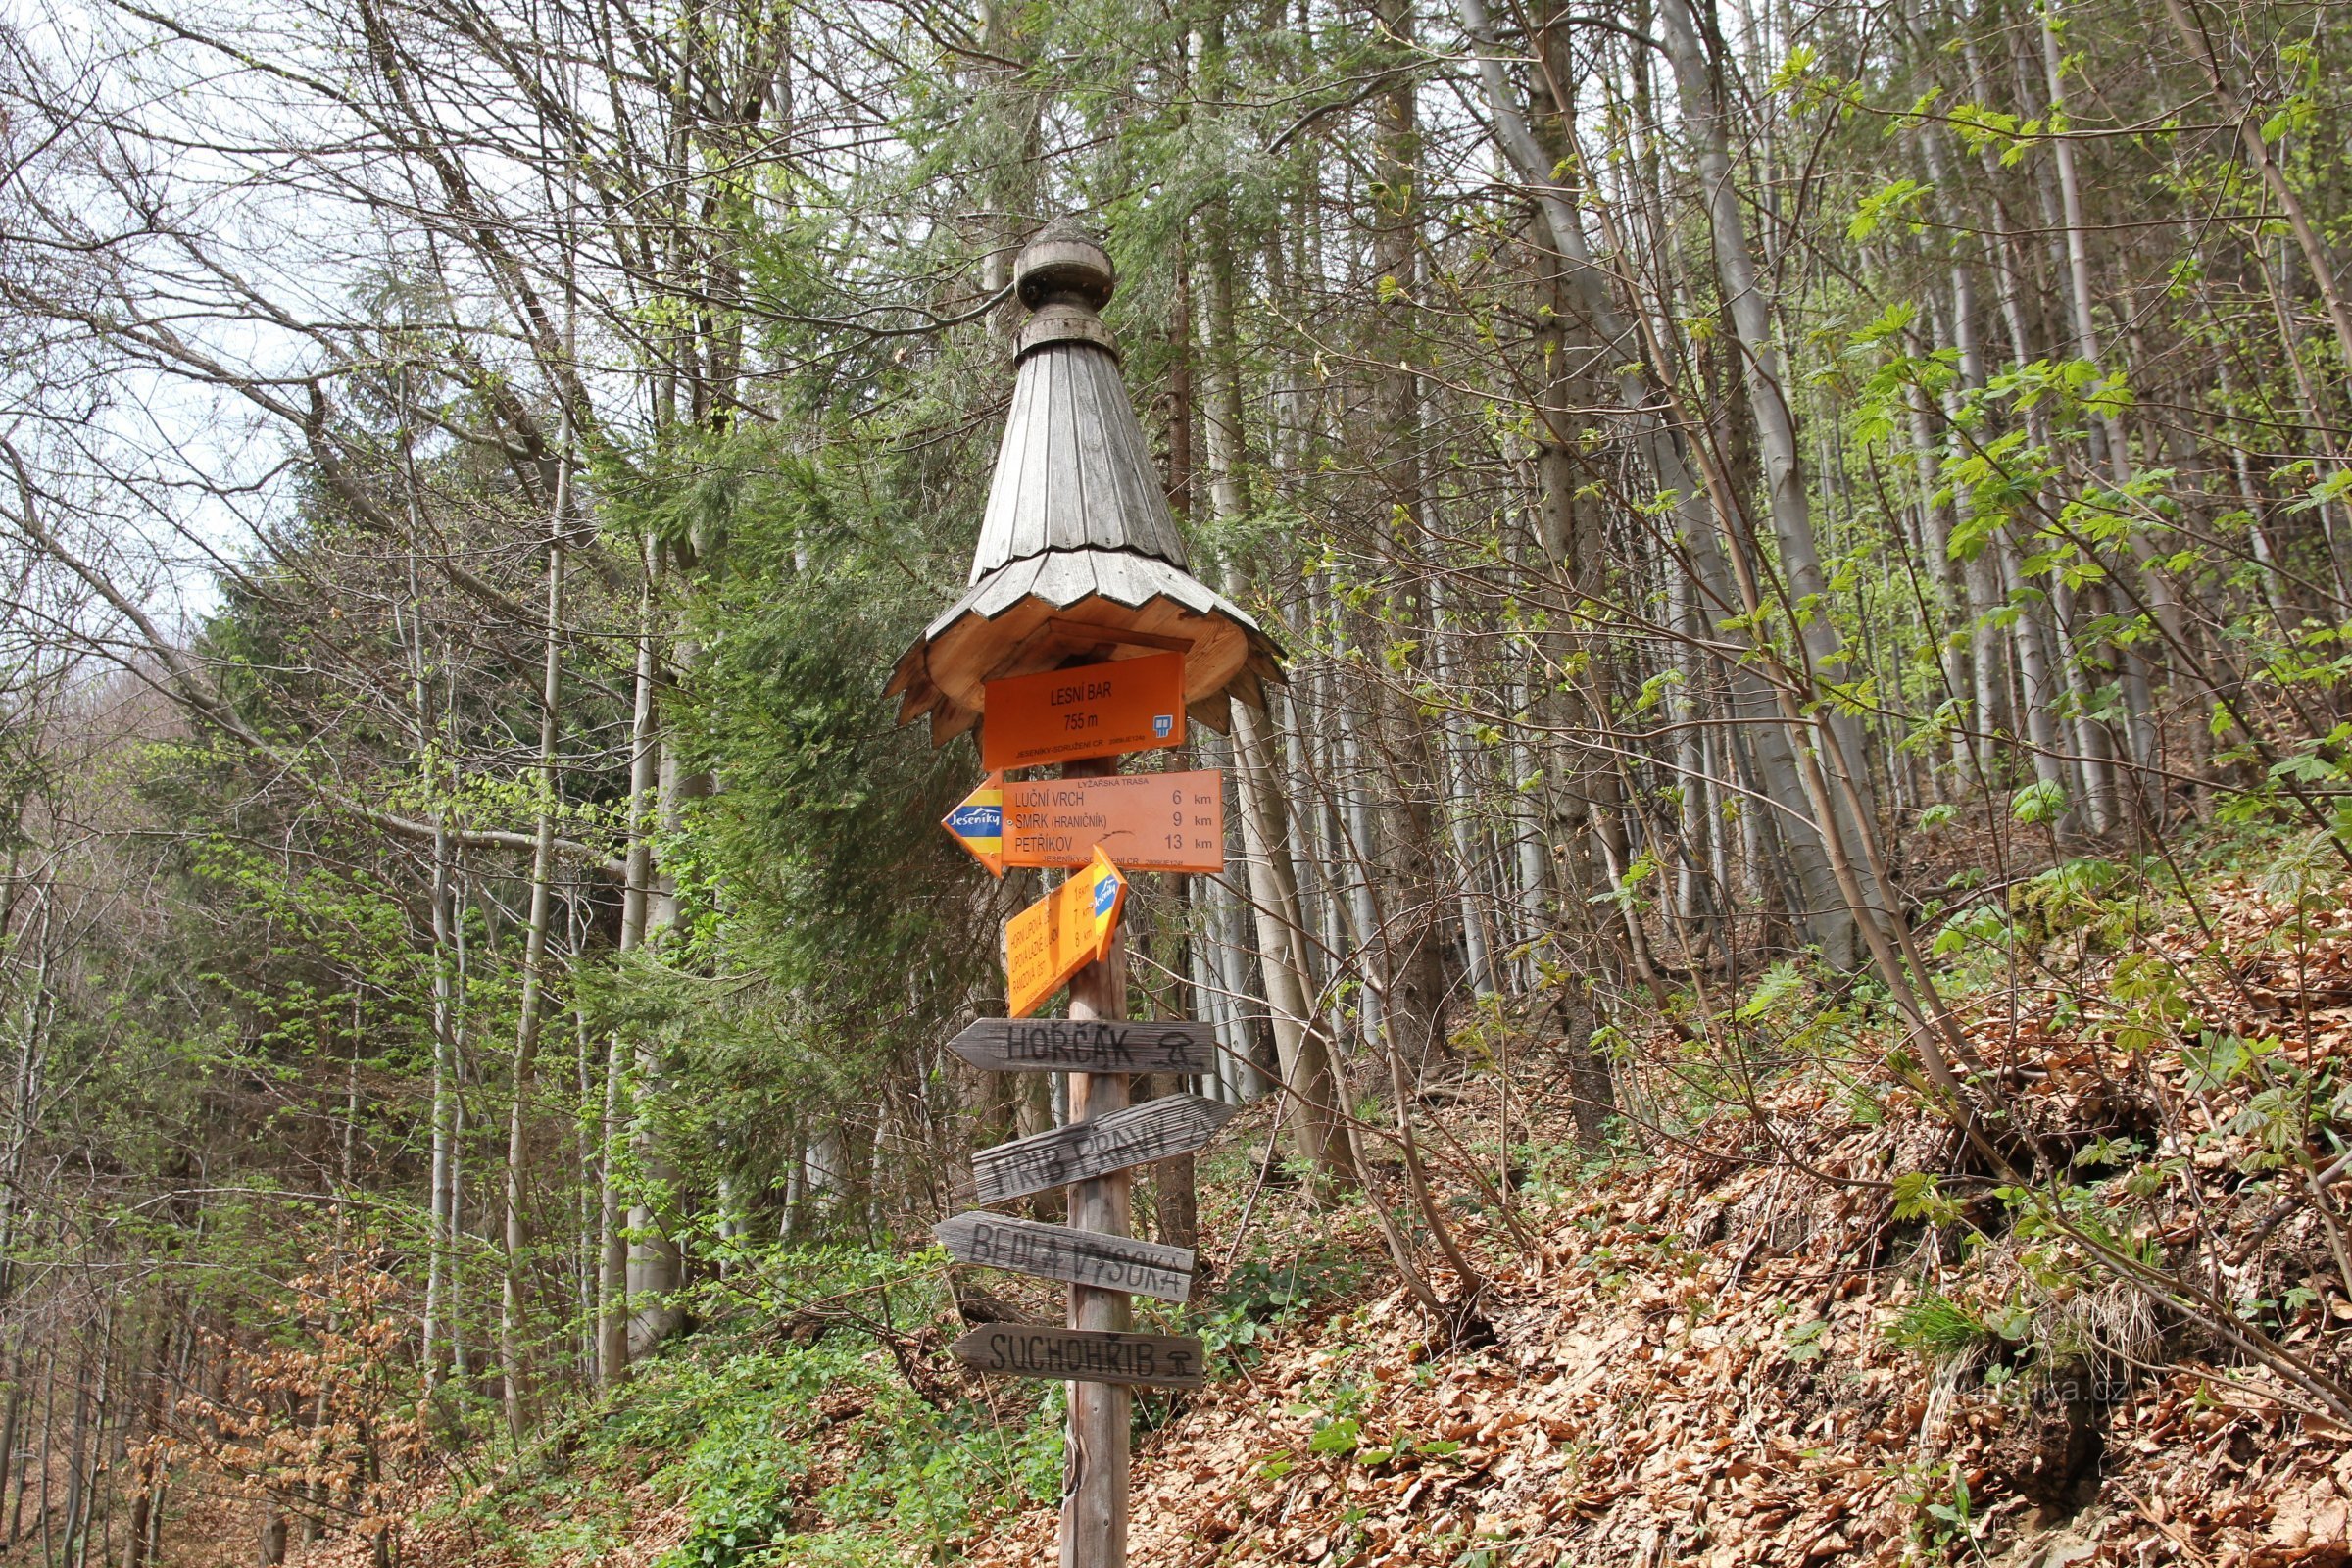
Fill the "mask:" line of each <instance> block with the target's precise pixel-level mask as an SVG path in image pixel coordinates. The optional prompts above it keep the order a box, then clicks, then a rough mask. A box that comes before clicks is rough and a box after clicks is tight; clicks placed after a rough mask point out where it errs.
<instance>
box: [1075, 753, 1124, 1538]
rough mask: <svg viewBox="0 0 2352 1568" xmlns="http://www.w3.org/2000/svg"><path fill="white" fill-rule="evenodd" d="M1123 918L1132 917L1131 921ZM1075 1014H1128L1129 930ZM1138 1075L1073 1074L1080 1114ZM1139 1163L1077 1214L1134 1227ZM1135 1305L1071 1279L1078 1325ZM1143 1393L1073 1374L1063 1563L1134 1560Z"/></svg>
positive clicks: (1092, 968) (1101, 771)
mask: <svg viewBox="0 0 2352 1568" xmlns="http://www.w3.org/2000/svg"><path fill="white" fill-rule="evenodd" d="M1118 770H1119V761H1118V759H1117V758H1115V757H1102V758H1089V759H1087V760H1083V761H1074V762H1064V763H1063V764H1062V767H1061V776H1062V777H1064V778H1102V777H1104V776H1106V775H1108V774H1112V773H1116V772H1117V771H1118ZM1122 925H1123V922H1122ZM1070 1016H1071V1017H1072V1018H1078V1019H1086V1018H1124V1017H1125V1016H1127V934H1126V932H1125V930H1124V929H1122V930H1121V931H1120V932H1119V933H1118V934H1117V935H1116V936H1115V937H1114V938H1113V939H1112V941H1111V946H1110V953H1109V955H1108V956H1106V957H1104V958H1103V960H1102V961H1101V962H1099V963H1090V964H1088V965H1087V966H1086V967H1085V968H1083V969H1081V970H1079V971H1078V972H1077V974H1075V975H1073V976H1072V977H1071V979H1070ZM1127 1093H1128V1075H1127V1074H1125V1073H1123V1072H1079V1073H1072V1074H1071V1075H1070V1120H1072V1121H1077V1120H1079V1119H1081V1118H1082V1117H1088V1116H1106V1115H1108V1114H1109V1113H1110V1112H1112V1111H1114V1110H1124V1109H1126V1108H1127ZM1131 1188H1132V1177H1131V1175H1130V1173H1129V1172H1127V1171H1124V1170H1120V1171H1113V1172H1111V1173H1110V1174H1109V1175H1107V1176H1096V1177H1091V1178H1089V1179H1088V1180H1086V1181H1082V1182H1078V1183H1076V1184H1075V1185H1073V1186H1072V1187H1071V1188H1070V1216H1069V1217H1070V1224H1071V1225H1073V1226H1075V1227H1076V1228H1078V1229H1080V1230H1089V1231H1100V1232H1102V1233H1103V1234H1104V1235H1107V1236H1125V1235H1127V1234H1129V1227H1128V1218H1127V1216H1128V1201H1129V1197H1130V1192H1131ZM1134 1322H1135V1318H1134V1313H1133V1312H1132V1310H1131V1309H1130V1306H1129V1299H1128V1296H1127V1293H1126V1292H1124V1291H1104V1290H1098V1289H1096V1288H1095V1287H1093V1286H1089V1285H1073V1286H1071V1287H1070V1313H1069V1326H1070V1327H1071V1328H1074V1329H1114V1330H1125V1329H1129V1328H1132V1327H1134ZM1133 1401H1134V1396H1133V1395H1132V1394H1131V1393H1130V1392H1129V1391H1128V1390H1127V1389H1125V1388H1123V1387H1121V1386H1119V1385H1117V1384H1112V1383H1072V1384H1071V1385H1070V1422H1069V1433H1068V1438H1067V1443H1066V1447H1065V1449H1064V1452H1063V1456H1062V1472H1061V1568H1126V1563H1127V1485H1128V1471H1127V1428H1128V1423H1129V1420H1130V1411H1131V1408H1132V1405H1133Z"/></svg>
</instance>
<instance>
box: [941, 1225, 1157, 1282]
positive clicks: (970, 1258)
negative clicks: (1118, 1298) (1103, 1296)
mask: <svg viewBox="0 0 2352 1568" xmlns="http://www.w3.org/2000/svg"><path fill="white" fill-rule="evenodd" d="M931 1234H932V1235H934V1236H936V1237H938V1238H939V1245H940V1246H942V1247H944V1248H946V1249H947V1250H948V1255H949V1256H950V1257H952V1258H955V1259H956V1261H957V1262H959V1263H978V1264H982V1265H984V1266H986V1267H988V1268H1005V1269H1010V1270H1012V1271H1013V1272H1014V1273H1016V1274H1035V1275H1037V1276H1038V1277H1040V1278H1041V1279H1049V1280H1064V1281H1067V1282H1068V1283H1070V1284H1072V1285H1092V1286H1096V1287H1098V1288H1100V1289H1103V1290H1108V1291H1134V1292H1137V1293H1139V1294H1141V1295H1144V1296H1156V1297H1158V1298H1159V1299H1161V1300H1163V1301H1185V1300H1190V1299H1192V1295H1193V1250H1192V1249H1191V1248H1189V1247H1163V1246H1162V1245H1160V1244H1159V1243H1157V1242H1139V1241H1134V1240H1132V1239H1130V1238H1128V1237H1125V1236H1104V1235H1103V1234H1101V1233H1100V1232H1098V1231H1080V1230H1072V1229H1071V1228H1070V1227H1069V1226H1067V1225H1043V1224H1040V1223H1038V1222H1037V1221H1036V1220H1033V1219H1007V1218H1005V1216H1004V1215H1002V1214H984V1213H972V1214H958V1215H956V1217H955V1218H954V1219H943V1220H941V1221H940V1222H939V1223H938V1224H937V1225H934V1226H932V1227H931Z"/></svg>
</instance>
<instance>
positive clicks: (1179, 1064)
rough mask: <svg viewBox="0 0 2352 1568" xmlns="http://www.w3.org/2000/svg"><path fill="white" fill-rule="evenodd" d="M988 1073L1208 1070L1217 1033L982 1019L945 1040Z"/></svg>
mask: <svg viewBox="0 0 2352 1568" xmlns="http://www.w3.org/2000/svg"><path fill="white" fill-rule="evenodd" d="M948 1049H949V1050H950V1051H953V1052H954V1053H956V1054H957V1055H958V1056H961V1057H962V1058H963V1059H964V1060H966V1061H968V1062H970V1063H971V1064H972V1065H973V1066H975V1067H979V1068H981V1069H983V1070H985V1071H989V1072H1194V1073H1199V1072H1208V1071H1210V1070H1212V1069H1213V1068H1214V1066H1215V1057H1216V1050H1217V1031H1216V1028H1215V1026H1214V1025H1211V1024H1205V1023H1127V1022H1124V1021H1122V1020H1120V1019H1116V1018H1095V1019H1089V1020H1087V1021H1085V1022H1081V1021H1079V1020H1078V1019H1075V1018H982V1019H980V1020H978V1021H977V1022H975V1023H973V1024H971V1025H970V1026H968V1027H967V1028H966V1029H965V1030H964V1031H963V1033H961V1034H959V1035H957V1036H956V1038H955V1039H953V1040H951V1041H949V1042H948Z"/></svg>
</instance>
